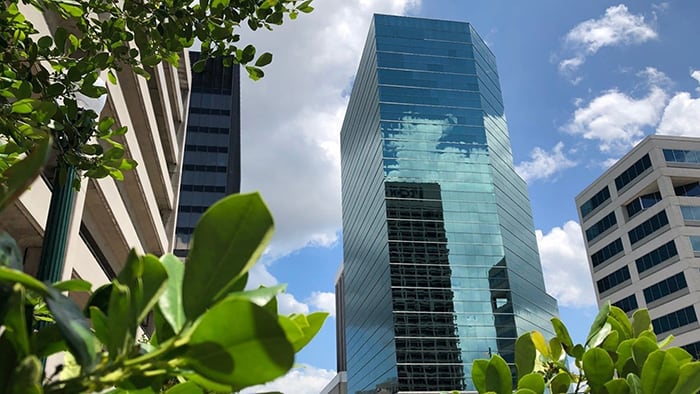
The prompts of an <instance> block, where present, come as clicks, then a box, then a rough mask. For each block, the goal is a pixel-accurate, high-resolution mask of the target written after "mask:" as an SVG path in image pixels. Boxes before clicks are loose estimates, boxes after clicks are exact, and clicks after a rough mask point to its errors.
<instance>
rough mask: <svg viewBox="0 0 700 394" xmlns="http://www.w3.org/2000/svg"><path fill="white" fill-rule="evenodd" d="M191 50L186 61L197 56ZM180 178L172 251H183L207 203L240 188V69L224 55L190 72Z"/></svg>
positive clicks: (197, 57)
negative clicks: (224, 59)
mask: <svg viewBox="0 0 700 394" xmlns="http://www.w3.org/2000/svg"><path fill="white" fill-rule="evenodd" d="M199 55H200V54H199V53H198V52H190V64H194V63H195V62H196V61H198V60H199V58H200V56H199ZM191 92H192V93H191V96H190V105H189V115H188V120H187V137H186V142H185V156H184V158H183V168H182V182H181V184H180V201H179V206H178V216H177V227H176V229H175V248H174V249H175V250H174V253H175V254H176V255H177V256H179V257H185V256H187V253H188V251H189V244H190V239H191V237H192V232H193V230H194V227H195V224H197V221H198V220H199V217H200V216H202V213H204V211H205V210H206V209H207V208H209V206H210V205H212V204H213V203H215V202H216V201H218V200H220V199H221V198H223V197H224V196H226V195H229V194H232V193H238V192H239V191H240V183H241V162H240V135H241V131H240V128H241V126H240V123H241V121H240V119H241V118H240V72H239V67H238V66H237V65H234V66H230V67H226V66H224V64H223V61H222V59H214V60H212V59H210V60H209V61H207V65H206V67H205V69H204V71H202V72H201V73H197V72H193V73H192V90H191Z"/></svg>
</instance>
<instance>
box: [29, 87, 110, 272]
mask: <svg viewBox="0 0 700 394" xmlns="http://www.w3.org/2000/svg"><path fill="white" fill-rule="evenodd" d="M95 86H100V87H105V83H104V81H103V80H102V79H101V78H98V79H97V81H96V82H95ZM75 98H76V102H77V104H78V107H80V108H82V109H83V110H92V111H93V112H95V113H96V114H97V115H99V114H100V112H102V109H103V108H104V106H105V104H106V102H107V95H106V94H103V95H102V96H100V97H99V98H92V97H88V96H85V95H83V94H81V93H76V94H75ZM59 156H60V153H59ZM58 162H59V166H63V167H64V168H65V174H64V175H65V176H60V168H59V170H57V171H56V175H55V176H54V182H53V191H52V193H51V202H50V205H49V214H48V218H47V220H46V226H45V227H44V239H43V242H42V246H41V257H40V259H39V270H38V272H37V278H38V279H39V280H41V281H44V282H49V283H54V282H57V281H60V280H61V278H62V275H63V266H64V264H63V263H64V260H65V257H66V246H67V244H68V235H69V234H68V232H69V228H70V224H71V217H72V214H73V201H74V200H75V193H76V190H75V188H74V187H73V182H72V180H73V179H74V178H75V176H76V172H77V170H76V168H75V167H74V166H72V165H70V164H68V163H65V162H63V161H62V160H61V158H60V157H59V158H58Z"/></svg>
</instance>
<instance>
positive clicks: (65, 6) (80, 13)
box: [57, 2, 83, 18]
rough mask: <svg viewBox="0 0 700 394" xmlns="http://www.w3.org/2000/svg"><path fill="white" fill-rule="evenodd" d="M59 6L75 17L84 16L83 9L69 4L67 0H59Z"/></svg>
mask: <svg viewBox="0 0 700 394" xmlns="http://www.w3.org/2000/svg"><path fill="white" fill-rule="evenodd" d="M57 3H58V7H59V8H61V9H62V10H63V11H65V12H66V13H67V14H68V15H70V16H72V17H73V18H80V17H82V16H83V9H82V8H80V7H78V6H76V5H73V4H68V3H65V2H57Z"/></svg>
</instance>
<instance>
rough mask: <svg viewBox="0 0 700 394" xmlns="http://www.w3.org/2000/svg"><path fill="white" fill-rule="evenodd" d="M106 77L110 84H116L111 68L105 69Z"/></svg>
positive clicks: (115, 77)
mask: <svg viewBox="0 0 700 394" xmlns="http://www.w3.org/2000/svg"><path fill="white" fill-rule="evenodd" d="M107 79H108V80H109V82H110V83H111V84H112V85H116V84H117V76H116V75H114V73H113V72H112V70H109V71H107Z"/></svg>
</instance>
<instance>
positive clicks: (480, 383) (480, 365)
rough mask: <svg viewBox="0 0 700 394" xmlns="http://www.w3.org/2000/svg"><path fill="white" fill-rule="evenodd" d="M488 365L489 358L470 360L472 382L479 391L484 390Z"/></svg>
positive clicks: (482, 391)
mask: <svg viewBox="0 0 700 394" xmlns="http://www.w3.org/2000/svg"><path fill="white" fill-rule="evenodd" d="M488 365H489V360H484V359H476V360H474V361H473V362H472V382H474V387H475V388H476V390H477V391H478V392H480V393H484V392H486V367H488Z"/></svg>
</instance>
